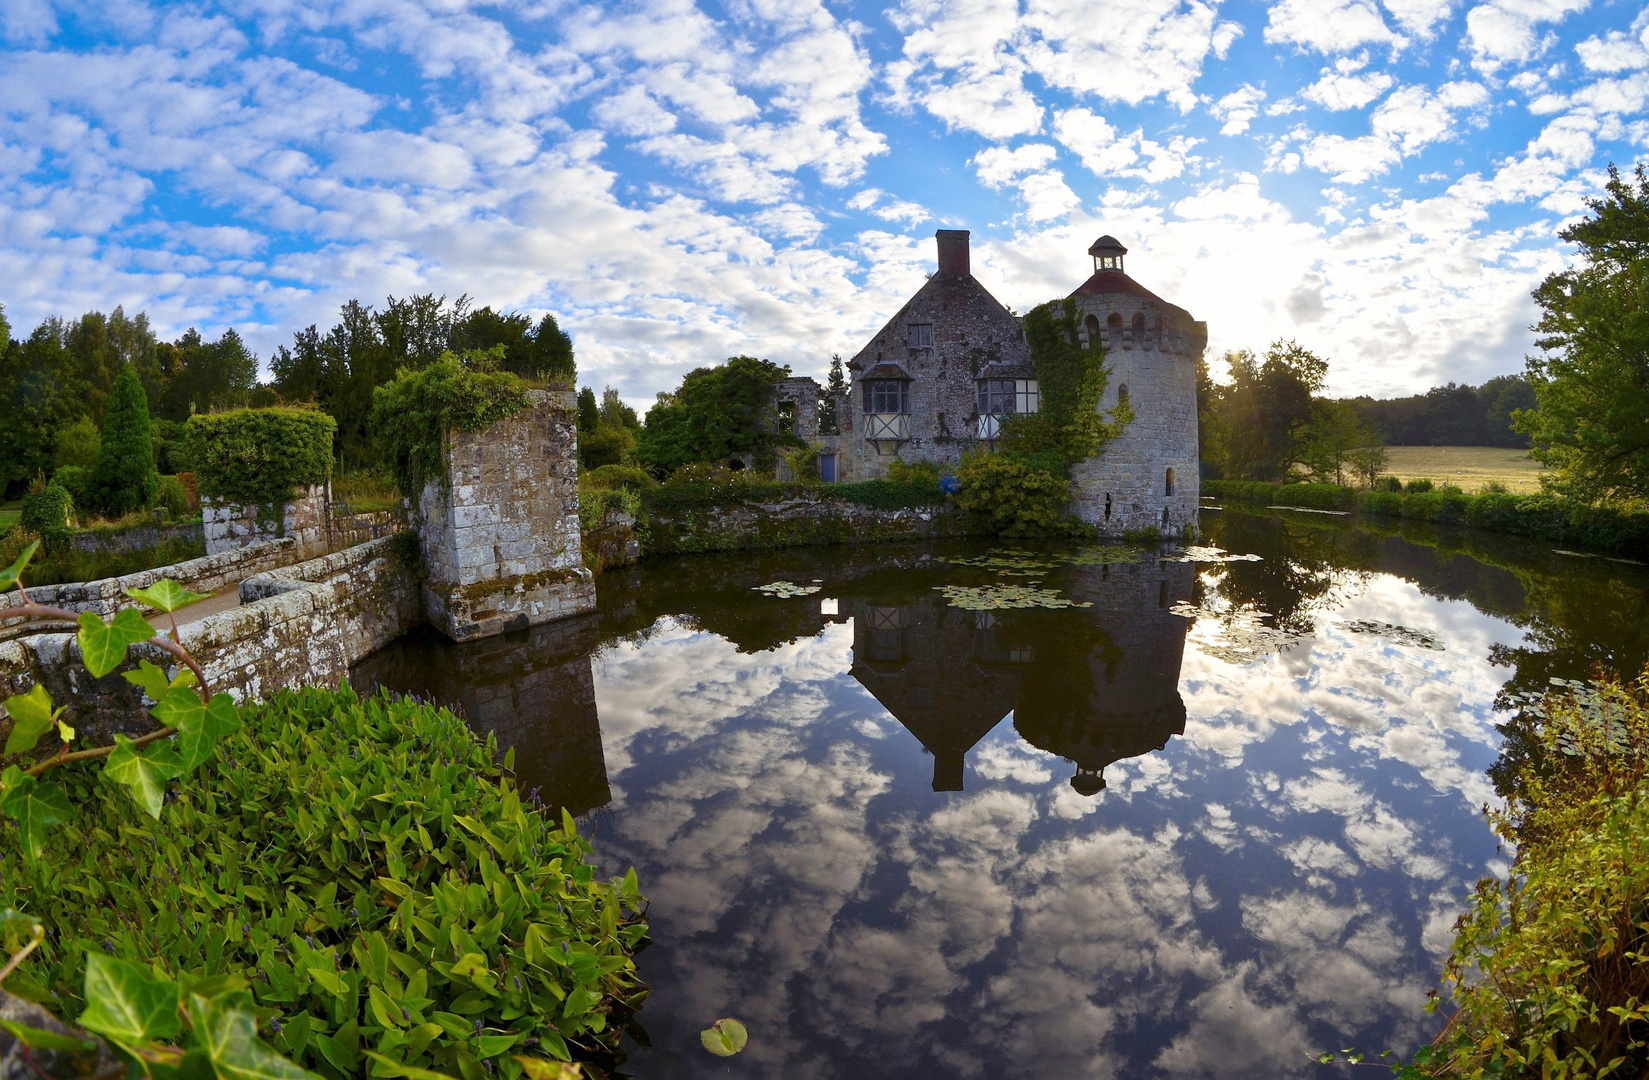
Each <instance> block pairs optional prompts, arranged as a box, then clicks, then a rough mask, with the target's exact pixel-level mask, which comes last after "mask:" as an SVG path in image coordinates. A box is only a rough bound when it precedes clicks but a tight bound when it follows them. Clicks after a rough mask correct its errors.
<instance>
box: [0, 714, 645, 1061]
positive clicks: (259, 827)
mask: <svg viewBox="0 0 1649 1080" xmlns="http://www.w3.org/2000/svg"><path fill="white" fill-rule="evenodd" d="M506 762H507V758H506ZM62 771H63V773H65V774H67V775H66V779H65V783H66V784H68V785H69V786H70V787H71V788H72V789H73V790H72V791H71V796H72V799H71V801H72V803H73V805H74V808H75V809H74V814H73V816H72V818H71V819H70V820H69V821H68V822H66V823H65V824H63V825H62V826H60V827H59V829H58V830H57V832H56V834H55V835H56V836H58V837H59V838H60V840H61V842H60V843H57V844H56V845H54V847H53V849H52V850H51V851H50V852H49V853H48V855H47V857H46V859H47V862H46V865H43V866H41V865H34V864H25V863H24V862H23V858H22V855H21V853H20V850H19V849H20V848H21V844H20V843H19V842H18V840H17V838H16V836H15V835H12V834H13V833H14V832H15V829H16V826H15V825H14V823H12V822H11V821H10V820H9V819H7V820H5V821H4V823H0V908H6V907H12V908H17V909H19V910H22V911H24V912H26V913H29V914H33V915H36V916H38V917H39V918H40V919H41V920H42V921H43V922H45V923H46V925H47V927H48V937H47V942H46V944H45V945H44V946H42V948H41V949H40V951H39V953H38V954H37V955H36V956H35V957H32V958H31V959H30V960H29V961H28V963H27V964H25V965H24V966H23V967H22V968H20V969H19V970H18V971H17V972H15V973H14V974H12V975H11V976H10V978H8V980H7V986H6V988H7V989H8V990H12V991H14V992H16V993H20V994H23V995H24V996H27V997H34V998H37V999H41V1000H52V999H51V998H50V997H48V995H52V994H55V995H56V999H55V1008H56V1009H57V1011H59V1012H60V1013H61V1014H62V1015H63V1017H64V1019H66V1020H69V1021H72V1020H73V1019H74V1018H75V1016H76V1015H78V1013H79V1011H80V1009H81V1008H82V1007H83V1003H82V1001H81V996H80V991H81V986H82V972H83V971H84V969H85V964H86V961H85V957H86V955H87V954H89V953H106V954H111V955H113V956H116V957H119V958H122V959H125V960H128V961H133V962H136V963H139V964H144V965H151V964H152V965H154V966H155V968H156V969H157V970H158V971H161V972H164V974H166V975H167V976H168V977H170V978H172V979H174V980H180V979H181V980H185V981H187V980H194V979H199V978H201V977H209V976H225V977H238V978H240V979H244V980H245V984H246V986H247V987H248V989H249V991H250V993H251V995H252V997H253V999H254V1002H255V1004H256V1007H257V1010H258V1013H259V1016H260V1018H267V1029H266V1034H267V1036H268V1037H269V1038H270V1041H271V1042H272V1043H273V1044H274V1046H275V1047H276V1048H277V1049H279V1050H281V1051H282V1052H284V1053H286V1054H289V1055H290V1056H291V1057H292V1058H293V1060H295V1061H297V1062H298V1063H299V1064H301V1065H303V1066H304V1067H305V1068H308V1069H311V1070H313V1071H315V1072H317V1073H319V1074H320V1075H321V1076H322V1077H325V1078H328V1080H341V1078H354V1077H362V1078H364V1077H366V1076H368V1075H374V1076H391V1077H393V1076H401V1077H408V1076H411V1077H416V1076H420V1075H425V1074H421V1073H420V1072H419V1070H421V1069H424V1070H433V1071H434V1072H439V1073H441V1074H444V1075H446V1076H450V1077H454V1078H461V1080H486V1078H488V1077H496V1078H498V1080H518V1078H520V1077H521V1075H522V1067H521V1065H520V1064H519V1063H518V1062H517V1061H516V1060H515V1057H514V1055H517V1054H521V1055H527V1056H529V1057H556V1058H562V1059H566V1058H569V1057H574V1058H583V1059H605V1060H607V1061H610V1060H611V1058H610V1054H611V1053H612V1051H613V1050H614V1049H615V1048H616V1046H617V1043H618V1040H619V1038H620V1037H621V1035H622V1034H623V1029H624V1025H623V1023H622V1020H623V1018H624V1016H625V1014H626V1010H627V1009H628V1008H629V1007H630V1006H633V1005H636V1004H639V1000H638V999H639V996H640V994H641V992H642V987H641V985H640V983H639V981H638V979H637V976H636V970H635V965H634V962H633V960H632V958H631V954H632V952H633V951H634V949H635V948H636V946H637V945H638V944H639V943H640V942H641V939H642V938H643V936H644V935H645V933H646V926H645V924H643V923H642V922H640V921H639V915H638V912H639V910H640V908H641V906H642V901H641V899H640V897H639V895H638V894H637V891H636V882H635V876H634V873H633V872H632V873H630V874H627V875H626V876H625V877H624V878H623V880H622V881H615V882H612V883H608V882H603V881H599V880H597V878H596V872H595V868H594V867H593V866H592V865H590V863H589V862H588V861H586V860H587V858H588V855H589V851H590V849H589V846H588V844H586V843H585V842H584V841H583V840H582V839H580V838H579V836H578V835H577V833H576V831H575V830H574V827H573V823H572V821H571V819H570V818H568V817H566V816H565V814H563V816H562V818H561V820H560V822H559V823H558V822H556V821H554V820H552V819H551V818H550V816H549V815H548V814H546V813H544V812H543V811H541V810H540V809H537V808H535V806H533V805H532V804H530V803H529V802H527V801H526V800H525V799H524V798H523V796H522V795H521V794H520V793H519V792H518V791H517V790H516V785H515V782H514V781H513V780H512V779H511V777H510V776H509V775H508V773H507V772H506V771H505V770H501V769H500V768H499V767H498V766H497V764H496V763H495V744H494V743H493V742H492V741H491V738H490V737H489V738H488V741H486V742H484V743H483V742H481V741H479V740H478V739H477V738H476V736H475V735H474V734H472V733H471V732H470V731H469V730H468V729H467V728H466V727H465V726H464V724H463V722H462V721H460V720H459V719H458V718H457V717H455V716H454V715H453V714H452V713H451V712H448V711H447V710H445V709H441V708H438V707H436V706H433V705H429V704H423V703H418V702H414V701H412V700H410V699H399V700H395V699H390V698H388V697H383V696H380V697H373V698H367V699H362V698H360V697H358V696H357V695H356V694H355V693H354V692H353V691H351V690H350V689H349V688H348V687H347V686H345V687H344V688H342V689H339V690H329V689H318V688H312V689H307V690H301V691H282V692H280V693H277V694H276V695H275V696H274V697H273V698H271V699H270V700H269V701H268V702H266V703H262V704H257V705H250V706H244V707H243V709H242V727H241V730H240V731H238V732H236V733H235V734H233V735H231V736H229V737H227V738H225V739H224V741H223V742H222V743H221V744H220V745H219V749H218V756H217V757H215V758H213V759H212V760H211V761H210V762H208V763H207V764H206V765H204V766H202V768H201V772H200V775H199V779H198V782H196V781H191V782H190V783H189V784H187V785H184V786H181V787H179V788H178V789H177V790H176V791H175V792H174V793H170V794H168V797H167V805H166V808H165V811H164V814H163V816H162V818H161V820H160V821H159V822H155V821H153V820H151V819H150V818H149V817H148V816H147V815H146V814H144V813H143V812H142V810H141V809H140V808H139V807H138V806H137V804H136V803H135V802H134V801H133V800H132V798H131V797H130V796H129V795H128V794H127V793H126V792H124V791H122V790H119V789H117V788H116V787H115V785H112V784H106V783H100V782H99V781H98V779H97V773H96V771H95V770H92V769H88V768H85V767H83V766H71V767H68V768H65V769H64V770H62ZM372 1055H381V1059H377V1058H375V1057H374V1056H372ZM375 1061H376V1064H375Z"/></svg>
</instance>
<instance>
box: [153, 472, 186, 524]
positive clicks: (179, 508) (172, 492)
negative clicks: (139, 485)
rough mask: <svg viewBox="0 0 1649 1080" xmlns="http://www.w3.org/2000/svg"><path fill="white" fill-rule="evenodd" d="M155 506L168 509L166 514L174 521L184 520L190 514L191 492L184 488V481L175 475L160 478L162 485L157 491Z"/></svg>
mask: <svg viewBox="0 0 1649 1080" xmlns="http://www.w3.org/2000/svg"><path fill="white" fill-rule="evenodd" d="M155 506H157V507H159V508H160V509H162V510H165V511H166V516H167V517H169V518H171V519H172V520H173V521H182V520H183V519H184V518H186V517H188V516H189V492H188V491H187V490H186V489H185V488H184V486H183V481H182V480H179V479H178V478H177V477H175V476H163V477H161V478H160V487H159V489H158V490H157V491H156V492H155Z"/></svg>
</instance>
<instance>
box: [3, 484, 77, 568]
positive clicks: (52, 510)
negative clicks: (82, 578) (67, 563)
mask: <svg viewBox="0 0 1649 1080" xmlns="http://www.w3.org/2000/svg"><path fill="white" fill-rule="evenodd" d="M17 524H18V526H19V527H20V528H22V530H23V531H24V532H29V533H38V534H39V535H40V539H41V541H42V543H43V545H44V546H45V548H46V551H47V553H48V554H57V553H58V552H60V551H62V550H63V549H64V548H65V547H67V546H68V537H69V531H70V530H71V529H73V528H74V497H73V496H72V495H70V494H69V493H68V491H67V490H66V489H64V488H61V487H59V486H58V485H57V484H55V483H54V484H47V485H46V486H45V487H43V488H41V489H40V490H39V491H35V492H31V493H30V494H28V495H25V496H23V513H22V516H21V517H19V518H18V521H17Z"/></svg>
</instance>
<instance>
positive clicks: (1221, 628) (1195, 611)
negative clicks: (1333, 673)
mask: <svg viewBox="0 0 1649 1080" xmlns="http://www.w3.org/2000/svg"><path fill="white" fill-rule="evenodd" d="M1168 610H1169V612H1170V613H1172V614H1174V615H1179V616H1182V617H1184V618H1187V619H1196V620H1197V625H1196V627H1195V628H1194V629H1193V630H1192V631H1191V635H1190V637H1189V638H1188V639H1187V640H1189V641H1191V642H1193V643H1194V644H1195V645H1196V647H1197V648H1198V649H1199V650H1200V651H1201V652H1202V653H1203V654H1204V655H1205V656H1212V657H1213V658H1214V659H1216V660H1223V661H1225V662H1226V663H1228V664H1235V665H1237V666H1239V667H1245V666H1247V665H1249V664H1252V663H1253V662H1254V661H1256V660H1258V659H1259V658H1260V657H1262V656H1265V655H1266V654H1267V653H1271V652H1276V651H1279V650H1281V649H1284V648H1287V647H1288V646H1290V645H1293V644H1294V643H1295V642H1297V641H1299V640H1300V637H1299V635H1298V634H1293V633H1290V632H1289V631H1287V630H1279V629H1277V628H1276V627H1274V626H1267V625H1266V624H1265V622H1264V621H1263V620H1264V619H1266V618H1268V617H1269V616H1267V615H1266V613H1265V612H1263V611H1260V610H1258V609H1257V608H1252V607H1241V608H1231V609H1227V610H1211V609H1209V608H1206V607H1197V606H1196V605H1195V604H1190V603H1187V602H1186V601H1184V600H1181V601H1180V602H1179V603H1177V604H1175V605H1174V606H1173V607H1171V608H1169V609H1168Z"/></svg>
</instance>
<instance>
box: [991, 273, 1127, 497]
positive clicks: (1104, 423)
mask: <svg viewBox="0 0 1649 1080" xmlns="http://www.w3.org/2000/svg"><path fill="white" fill-rule="evenodd" d="M1025 340H1026V342H1027V343H1028V344H1029V345H1030V354H1031V363H1032V364H1033V365H1034V366H1035V367H1036V378H1037V384H1038V386H1039V388H1040V390H1041V395H1042V402H1041V411H1039V412H1034V413H1025V414H1023V415H1020V416H1015V417H1012V418H1010V419H1009V420H1008V422H1007V424H1006V425H1005V430H1004V431H1003V440H1002V442H1003V449H1004V450H1006V451H1008V452H1009V453H1011V454H1017V455H1020V456H1026V457H1032V458H1035V459H1037V460H1038V462H1039V463H1046V464H1054V461H1053V460H1051V459H1055V458H1057V459H1058V464H1059V465H1061V466H1063V467H1067V468H1068V467H1069V466H1071V465H1074V464H1075V463H1077V462H1079V461H1082V460H1083V459H1085V458H1090V457H1093V456H1094V455H1095V454H1097V453H1099V451H1100V450H1101V449H1102V448H1103V447H1104V446H1105V444H1106V443H1108V442H1110V441H1111V440H1112V439H1114V438H1116V437H1117V436H1118V435H1120V434H1122V431H1123V429H1124V428H1126V427H1127V426H1128V423H1129V421H1130V420H1132V419H1133V411H1132V410H1131V409H1129V407H1128V406H1127V405H1126V404H1119V405H1118V407H1117V408H1115V409H1113V410H1111V412H1110V414H1109V416H1108V417H1107V415H1106V414H1104V413H1101V412H1100V410H1099V403H1100V399H1101V398H1102V397H1103V396H1104V394H1105V386H1106V382H1107V380H1108V378H1109V372H1108V371H1107V369H1106V367H1105V351H1104V350H1103V349H1101V348H1099V347H1098V345H1097V344H1095V345H1094V347H1092V348H1084V347H1083V345H1082V338H1081V336H1080V334H1079V331H1078V318H1077V308H1076V303H1075V301H1072V300H1069V299H1066V300H1052V301H1049V302H1048V303H1046V304H1042V305H1041V306H1039V307H1037V308H1035V309H1034V310H1032V311H1031V312H1030V313H1029V314H1027V315H1026V316H1025Z"/></svg>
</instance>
